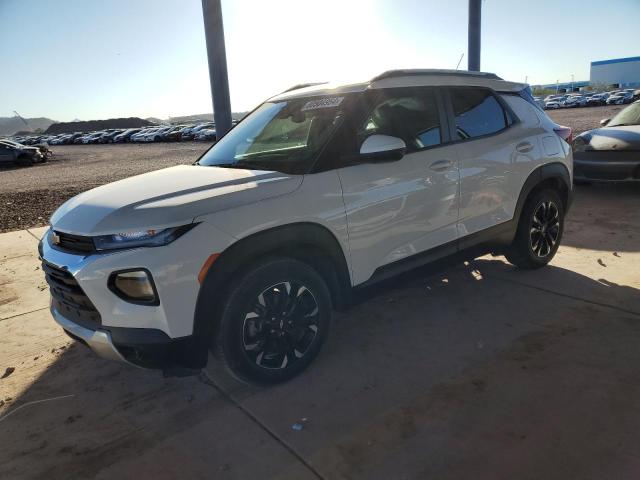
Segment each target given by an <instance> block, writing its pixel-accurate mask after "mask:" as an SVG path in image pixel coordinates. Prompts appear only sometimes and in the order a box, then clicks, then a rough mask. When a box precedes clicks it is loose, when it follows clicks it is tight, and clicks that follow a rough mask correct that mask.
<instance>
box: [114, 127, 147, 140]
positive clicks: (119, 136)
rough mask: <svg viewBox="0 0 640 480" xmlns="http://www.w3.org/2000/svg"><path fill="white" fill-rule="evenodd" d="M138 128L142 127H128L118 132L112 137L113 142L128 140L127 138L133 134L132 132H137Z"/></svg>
mask: <svg viewBox="0 0 640 480" xmlns="http://www.w3.org/2000/svg"><path fill="white" fill-rule="evenodd" d="M140 130H142V129H141V128H128V129H126V130H125V131H124V132H120V133H119V134H117V135H116V136H115V137H113V143H124V142H128V141H129V139H130V138H131V135H133V134H134V133H138V132H139V131H140Z"/></svg>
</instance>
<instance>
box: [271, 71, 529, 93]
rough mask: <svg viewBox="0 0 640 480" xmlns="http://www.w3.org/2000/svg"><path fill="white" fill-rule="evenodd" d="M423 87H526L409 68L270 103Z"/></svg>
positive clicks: (481, 75) (489, 77)
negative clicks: (385, 89)
mask: <svg viewBox="0 0 640 480" xmlns="http://www.w3.org/2000/svg"><path fill="white" fill-rule="evenodd" d="M422 86H474V87H488V88H492V89H494V90H496V91H499V92H517V91H520V90H522V89H523V88H525V87H526V86H527V85H526V84H523V83H515V82H508V81H505V80H503V79H501V78H500V77H498V76H497V75H496V74H495V73H486V72H470V71H467V70H439V69H409V70H389V71H386V72H384V73H381V74H380V75H377V76H375V77H373V78H372V79H371V80H368V81H365V82H355V83H317V84H306V85H303V86H302V87H301V88H298V86H296V87H292V88H290V89H288V90H286V91H284V92H282V93H280V94H279V95H276V96H274V97H272V98H270V100H272V101H279V100H285V99H290V98H299V97H312V96H326V95H340V94H346V93H358V92H363V91H365V90H374V89H379V88H393V87H422Z"/></svg>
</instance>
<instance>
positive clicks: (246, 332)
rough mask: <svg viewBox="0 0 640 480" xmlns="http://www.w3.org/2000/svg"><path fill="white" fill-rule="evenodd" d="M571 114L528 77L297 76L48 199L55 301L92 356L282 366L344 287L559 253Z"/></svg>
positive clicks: (250, 375)
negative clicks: (218, 128)
mask: <svg viewBox="0 0 640 480" xmlns="http://www.w3.org/2000/svg"><path fill="white" fill-rule="evenodd" d="M570 134H571V132H570V130H569V129H567V128H565V127H560V126H558V125H556V124H555V123H553V122H552V121H551V120H550V119H549V118H548V117H547V116H546V114H545V113H544V112H543V111H542V110H541V109H540V108H539V107H538V106H536V104H535V102H534V101H533V98H532V97H531V95H530V92H529V88H528V87H527V86H526V85H523V84H518V83H512V82H506V81H503V80H502V79H500V78H499V77H497V76H495V75H493V74H486V73H479V72H461V71H442V70H402V71H391V72H386V73H383V74H382V75H379V76H377V77H375V78H373V79H372V80H371V81H368V82H365V83H359V84H349V85H337V86H336V85H313V86H307V87H304V86H303V87H299V88H295V89H292V90H290V91H287V92H285V93H283V94H281V95H278V96H276V97H273V98H271V99H269V100H268V101H267V102H265V103H263V104H262V105H260V106H259V107H258V108H256V109H255V110H254V111H253V112H252V113H251V114H249V115H248V116H247V117H246V118H245V119H244V120H243V121H242V122H240V123H239V124H238V125H237V126H236V127H235V128H233V129H232V130H231V131H230V132H229V133H228V134H227V135H226V136H225V137H224V138H222V139H221V140H220V141H219V142H218V143H217V144H216V145H214V146H213V147H212V148H211V149H209V150H208V151H207V152H206V153H205V154H204V155H203V156H202V157H201V158H200V159H199V160H198V161H197V162H196V163H195V164H194V165H189V166H186V165H185V166H177V167H172V168H167V169H164V170H159V171H155V172H152V173H148V174H144V175H139V176H136V177H131V178H128V179H126V180H121V181H118V182H115V183H111V184H109V185H104V186H102V187H98V188H95V189H93V190H90V191H88V192H85V193H82V194H80V195H78V196H77V197H75V198H72V199H71V200H69V201H67V202H66V203H65V204H64V205H62V206H61V207H60V208H59V209H58V210H57V211H56V212H55V213H54V214H53V216H52V217H51V229H50V230H49V232H48V234H47V235H45V237H44V238H43V240H42V242H41V245H40V254H41V257H42V260H43V265H44V271H45V273H46V276H47V280H48V282H49V285H50V289H51V313H52V314H53V317H54V319H55V320H56V321H57V322H58V323H59V324H60V325H61V326H62V328H63V329H64V330H65V331H66V332H67V333H69V334H70V335H71V336H72V337H74V338H76V339H77V340H79V341H81V342H83V343H85V344H87V345H88V346H89V347H90V348H91V349H93V350H94V351H95V352H96V353H98V354H99V355H101V356H104V357H107V358H111V359H118V360H121V361H126V362H129V363H132V364H135V365H139V366H143V367H155V368H163V369H168V370H173V371H174V372H175V373H188V372H192V371H197V370H198V369H200V368H202V367H203V366H204V365H205V364H206V362H207V358H208V352H209V351H212V352H213V354H214V356H217V358H219V359H221V360H223V361H224V362H225V363H226V364H227V365H228V367H229V369H230V370H231V371H232V372H233V373H234V374H235V375H237V376H239V377H241V378H243V379H246V380H249V381H253V382H258V383H268V382H277V381H282V380H286V379H288V378H290V377H292V376H293V375H295V374H297V373H299V372H300V371H301V370H302V369H304V368H305V367H306V366H307V365H309V363H310V362H311V361H312V360H313V359H314V358H315V357H316V355H317V354H318V352H319V350H320V348H321V346H322V344H323V342H324V340H325V339H326V337H327V333H328V331H329V324H330V320H331V314H332V310H333V309H334V308H337V309H342V308H345V307H346V306H348V304H349V299H350V294H351V293H352V292H353V289H355V288H362V287H364V286H368V285H371V284H373V283H375V282H377V281H380V280H382V279H385V278H388V277H389V276H391V275H395V274H397V273H400V272H404V271H406V270H409V269H412V268H415V267H417V266H421V265H424V264H425V263H428V262H431V261H433V260H436V259H441V258H443V257H448V256H455V258H456V259H460V258H473V257H474V256H478V255H482V254H485V253H488V252H492V253H502V254H505V255H506V257H507V259H508V260H509V261H510V262H511V263H513V264H515V265H517V266H518V267H521V268H538V267H541V266H543V265H545V264H547V263H548V262H549V260H550V259H551V258H552V257H553V256H554V254H555V253H556V250H557V248H558V245H559V243H560V239H561V237H562V230H563V221H564V216H565V213H566V211H567V209H568V208H569V204H570V200H571V192H572V157H571V149H570V147H569V145H568V143H567V140H568V139H569V136H570Z"/></svg>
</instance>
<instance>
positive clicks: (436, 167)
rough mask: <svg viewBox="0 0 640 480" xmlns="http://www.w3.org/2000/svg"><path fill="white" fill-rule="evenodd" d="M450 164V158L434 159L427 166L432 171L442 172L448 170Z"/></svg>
mask: <svg viewBox="0 0 640 480" xmlns="http://www.w3.org/2000/svg"><path fill="white" fill-rule="evenodd" d="M451 165H453V163H451V160H436V161H435V162H433V163H432V164H431V165H429V168H430V169H431V170H433V171H434V172H444V171H445V170H449V168H451Z"/></svg>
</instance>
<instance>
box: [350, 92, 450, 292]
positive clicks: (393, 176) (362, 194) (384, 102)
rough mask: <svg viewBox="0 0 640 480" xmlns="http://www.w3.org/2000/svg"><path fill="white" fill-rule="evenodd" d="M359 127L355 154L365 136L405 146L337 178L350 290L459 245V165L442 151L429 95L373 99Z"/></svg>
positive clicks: (434, 100)
mask: <svg viewBox="0 0 640 480" xmlns="http://www.w3.org/2000/svg"><path fill="white" fill-rule="evenodd" d="M368 100H369V103H370V104H369V108H368V112H369V113H368V114H366V115H364V118H365V120H364V121H363V122H361V123H360V124H359V125H358V127H357V132H355V134H356V135H357V139H358V143H357V148H358V150H359V146H360V145H361V144H362V142H363V141H364V140H365V139H366V138H367V137H368V136H370V135H373V134H382V135H391V136H394V137H399V138H401V139H403V140H404V142H405V143H406V145H407V153H406V154H405V156H404V157H403V158H402V159H400V160H396V161H388V162H376V163H365V164H352V165H351V166H345V167H342V168H340V169H339V170H338V174H339V176H340V181H341V183H342V189H343V196H344V203H345V208H346V213H347V223H348V231H349V245H350V250H351V264H352V270H353V281H354V282H353V283H354V285H357V284H359V283H362V282H365V281H366V280H367V279H369V277H371V275H372V274H373V273H374V272H375V270H376V269H378V268H380V267H383V266H385V265H389V264H391V263H393V262H396V261H399V260H403V259H406V258H408V257H410V256H412V255H416V254H419V253H421V252H424V251H426V250H429V249H431V248H434V247H437V246H440V245H443V244H445V243H448V242H453V241H455V240H456V238H457V230H456V223H457V220H458V184H459V172H458V159H457V156H456V150H455V147H454V146H453V145H443V142H444V138H445V137H444V135H443V127H442V125H443V124H444V123H445V122H444V120H443V118H444V117H443V115H442V109H441V108H439V105H441V102H440V100H439V97H438V94H437V92H436V90H435V89H434V88H428V87H421V88H402V89H388V90H376V91H372V92H370V96H369V97H368Z"/></svg>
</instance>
